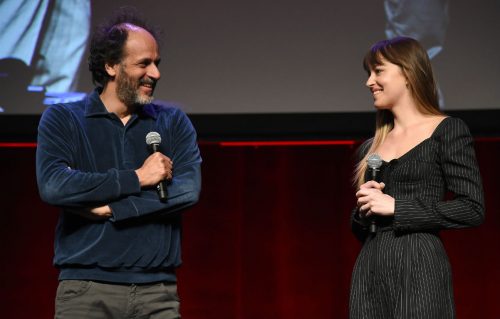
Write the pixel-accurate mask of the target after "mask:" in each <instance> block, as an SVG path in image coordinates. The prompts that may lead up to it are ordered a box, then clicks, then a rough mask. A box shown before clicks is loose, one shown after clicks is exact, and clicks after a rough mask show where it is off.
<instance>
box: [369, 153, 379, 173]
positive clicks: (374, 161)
mask: <svg viewBox="0 0 500 319" xmlns="http://www.w3.org/2000/svg"><path fill="white" fill-rule="evenodd" d="M366 164H367V165H368V167H369V168H371V169H374V170H377V169H379V168H380V166H382V158H381V157H380V155H378V154H375V153H374V154H370V156H368V158H367V159H366Z"/></svg>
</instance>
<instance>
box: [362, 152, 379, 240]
mask: <svg viewBox="0 0 500 319" xmlns="http://www.w3.org/2000/svg"><path fill="white" fill-rule="evenodd" d="M366 165H368V169H369V172H370V176H371V178H370V180H372V181H376V182H379V178H380V175H379V174H378V172H380V169H379V168H380V167H381V166H382V158H381V157H380V155H378V154H370V156H368V158H367V159H366ZM369 231H370V233H371V234H375V233H376V232H377V224H376V222H375V216H372V218H371V223H370V227H369Z"/></svg>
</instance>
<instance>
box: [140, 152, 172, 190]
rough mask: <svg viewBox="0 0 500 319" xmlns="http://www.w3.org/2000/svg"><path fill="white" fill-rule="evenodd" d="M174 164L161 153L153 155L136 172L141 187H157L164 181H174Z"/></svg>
mask: <svg viewBox="0 0 500 319" xmlns="http://www.w3.org/2000/svg"><path fill="white" fill-rule="evenodd" d="M172 168H173V162H172V160H171V159H170V158H168V157H167V156H165V155H163V154H162V153H160V152H155V153H153V154H151V155H150V156H149V157H148V158H147V159H146V160H145V161H144V164H142V166H141V167H140V168H139V169H136V170H135V173H136V174H137V177H138V178H139V183H140V185H141V187H148V186H155V185H157V184H158V183H159V182H160V181H162V180H164V179H167V180H169V179H172Z"/></svg>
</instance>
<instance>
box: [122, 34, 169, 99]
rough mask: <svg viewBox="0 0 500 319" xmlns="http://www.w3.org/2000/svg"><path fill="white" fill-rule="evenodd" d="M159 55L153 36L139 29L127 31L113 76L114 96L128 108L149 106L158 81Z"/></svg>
mask: <svg viewBox="0 0 500 319" xmlns="http://www.w3.org/2000/svg"><path fill="white" fill-rule="evenodd" d="M159 63H160V55H159V52H158V45H157V43H156V41H155V40H154V38H153V36H151V34H150V33H149V32H147V31H146V30H144V29H142V28H137V27H135V28H134V29H131V30H130V31H129V35H128V39H127V42H126V43H125V47H124V58H123V60H122V61H121V62H120V64H119V65H118V70H117V74H116V94H117V96H118V98H119V99H120V101H122V102H123V103H124V104H125V105H127V106H132V105H137V104H139V105H144V104H148V103H151V101H152V100H153V92H154V89H155V86H156V82H157V81H158V80H159V79H160V71H159V70H158V65H159Z"/></svg>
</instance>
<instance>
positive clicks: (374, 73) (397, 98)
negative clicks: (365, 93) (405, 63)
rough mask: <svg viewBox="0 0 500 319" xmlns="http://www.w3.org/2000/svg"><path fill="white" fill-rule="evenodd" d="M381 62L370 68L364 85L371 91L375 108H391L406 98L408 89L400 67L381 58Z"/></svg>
mask: <svg viewBox="0 0 500 319" xmlns="http://www.w3.org/2000/svg"><path fill="white" fill-rule="evenodd" d="M381 62H382V63H381V64H380V65H376V66H375V67H374V68H372V69H370V75H369V76H368V80H367V81H366V86H367V87H368V88H369V89H370V91H371V92H372V95H373V100H374V103H373V104H374V105H375V107H376V108H377V109H392V107H394V105H397V104H398V103H399V102H401V101H402V100H403V99H405V98H407V97H408V95H409V93H410V91H409V90H408V88H407V80H406V78H405V76H404V75H403V72H402V70H401V68H400V67H399V66H398V65H396V64H393V63H391V62H389V61H387V60H385V59H383V58H382V59H381Z"/></svg>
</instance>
